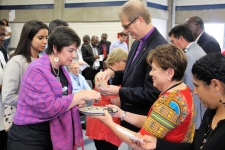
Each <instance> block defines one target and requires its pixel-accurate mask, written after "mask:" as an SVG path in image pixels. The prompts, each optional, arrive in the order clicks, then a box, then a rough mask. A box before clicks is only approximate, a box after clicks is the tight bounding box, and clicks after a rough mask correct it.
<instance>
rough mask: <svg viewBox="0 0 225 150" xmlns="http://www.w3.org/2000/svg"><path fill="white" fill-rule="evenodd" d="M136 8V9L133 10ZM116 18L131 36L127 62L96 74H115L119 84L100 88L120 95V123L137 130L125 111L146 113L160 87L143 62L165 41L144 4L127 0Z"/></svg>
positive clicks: (102, 91)
mask: <svg viewBox="0 0 225 150" xmlns="http://www.w3.org/2000/svg"><path fill="white" fill-rule="evenodd" d="M133 12H135V13H133ZM119 18H120V21H121V24H122V27H123V28H124V32H125V33H130V36H131V37H132V38H134V39H136V40H135V41H134V43H133V44H132V46H131V49H130V52H129V55H128V60H127V64H126V67H125V70H124V71H113V70H112V69H110V68H108V69H107V70H106V71H105V72H103V73H101V74H99V76H98V77H99V78H100V79H109V78H111V77H114V79H113V82H116V81H117V84H120V85H122V86H121V88H119V87H118V86H113V85H109V86H108V87H107V88H100V92H101V93H102V94H103V95H115V96H119V97H120V101H121V108H122V110H124V113H123V115H122V116H121V120H122V121H121V125H122V126H124V127H126V128H128V129H130V130H133V131H135V132H138V131H139V130H140V129H139V128H137V127H135V126H133V125H131V124H129V123H127V122H126V119H127V118H126V111H128V112H132V113H136V114H140V115H147V114H148V112H149V109H150V107H151V106H152V104H153V103H154V102H155V100H156V99H157V98H158V96H159V93H160V92H159V91H158V90H157V89H156V88H155V87H154V86H153V81H152V77H151V76H149V72H150V71H151V69H152V68H151V66H149V65H148V64H147V62H146V57H147V55H148V53H149V51H150V50H152V49H154V48H155V47H157V46H159V45H161V44H166V43H167V41H166V40H165V38H164V37H163V36H162V35H161V34H160V33H159V31H158V30H157V29H156V27H154V26H153V25H152V24H151V14H150V12H149V10H148V8H147V7H146V5H145V4H144V3H143V2H141V1H139V0H137V1H128V2H126V3H125V4H124V5H122V6H121V8H120V10H119Z"/></svg>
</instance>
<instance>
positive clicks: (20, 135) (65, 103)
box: [8, 27, 101, 150]
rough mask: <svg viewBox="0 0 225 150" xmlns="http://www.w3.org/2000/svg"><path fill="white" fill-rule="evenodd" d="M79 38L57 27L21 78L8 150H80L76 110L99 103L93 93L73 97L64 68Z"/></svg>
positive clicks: (80, 131) (79, 93) (80, 136)
mask: <svg viewBox="0 0 225 150" xmlns="http://www.w3.org/2000/svg"><path fill="white" fill-rule="evenodd" d="M79 45H80V38H79V37H78V35H77V34H76V33H75V32H74V31H73V30H72V29H71V28H69V27H57V28H55V29H54V30H53V32H52V33H51V36H50V37H49V39H48V48H47V49H46V54H44V55H43V56H42V57H41V58H39V59H37V60H36V61H34V62H32V63H31V64H30V65H29V67H28V68H27V70H26V72H25V73H24V75H23V78H22V81H21V86H20V92H19V97H18V103H17V111H16V113H15V117H14V120H13V125H12V127H11V129H10V130H9V133H8V136H9V140H8V150H25V149H40V150H43V149H48V150H50V149H65V150H74V149H77V147H78V146H79V145H80V146H82V148H83V139H82V129H81V122H80V116H79V112H78V107H83V106H84V105H85V101H86V100H91V99H93V100H100V98H101V96H100V94H99V93H98V92H96V91H94V90H86V91H80V92H77V93H76V94H72V84H71V80H70V76H69V74H68V72H67V71H66V70H65V69H64V67H63V66H68V65H70V64H71V62H72V60H73V58H74V57H75V56H76V55H75V52H76V50H77V48H78V47H79Z"/></svg>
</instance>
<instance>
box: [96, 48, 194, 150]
mask: <svg viewBox="0 0 225 150" xmlns="http://www.w3.org/2000/svg"><path fill="white" fill-rule="evenodd" d="M147 62H148V63H149V65H150V66H151V67H152V70H151V72H150V73H149V75H150V76H152V80H153V85H154V86H155V87H156V88H158V89H159V90H160V91H161V94H160V95H159V98H158V99H157V100H156V101H155V103H154V104H153V105H152V107H151V108H150V110H149V113H148V116H142V115H138V114H133V113H130V112H125V111H123V110H121V109H120V108H118V107H116V106H110V107H116V108H117V109H118V112H117V113H116V114H115V115H113V116H114V117H119V118H121V120H125V121H126V122H128V123H130V124H133V125H135V126H137V127H139V128H141V130H140V131H139V132H138V133H136V132H133V131H130V130H128V129H125V128H123V127H121V126H119V125H117V124H115V123H114V122H113V121H112V117H111V116H110V115H109V114H108V113H107V112H105V116H98V117H97V118H99V119H100V120H101V121H102V122H104V123H105V124H106V125H107V126H109V127H110V128H111V130H113V132H114V133H115V134H116V135H117V136H118V137H119V138H120V139H121V140H123V141H124V142H126V143H127V144H129V145H130V146H131V147H132V148H134V149H139V148H140V147H138V146H137V145H135V144H133V143H132V141H131V139H129V138H128V137H127V136H126V135H124V134H123V133H121V132H120V131H119V130H118V128H123V129H125V130H126V131H128V132H129V133H131V134H133V135H135V136H136V137H142V136H143V135H154V136H156V137H157V138H160V139H165V140H168V141H171V142H177V143H191V142H192V140H193V135H194V130H195V126H194V113H195V108H194V102H193V98H192V94H191V90H190V88H189V87H188V86H187V85H186V84H184V83H183V82H182V78H183V76H184V72H185V70H186V66H187V58H186V56H185V54H184V52H183V51H182V50H181V49H179V48H178V47H176V46H174V45H169V44H168V45H162V46H158V47H156V48H155V49H154V50H151V51H150V53H149V55H148V57H147ZM134 82H135V81H134ZM140 94H141V93H140Z"/></svg>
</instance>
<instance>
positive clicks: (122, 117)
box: [120, 111, 127, 121]
mask: <svg viewBox="0 0 225 150" xmlns="http://www.w3.org/2000/svg"><path fill="white" fill-rule="evenodd" d="M126 113H127V112H126V111H123V115H122V116H121V118H120V120H121V121H123V120H124V118H125V117H126Z"/></svg>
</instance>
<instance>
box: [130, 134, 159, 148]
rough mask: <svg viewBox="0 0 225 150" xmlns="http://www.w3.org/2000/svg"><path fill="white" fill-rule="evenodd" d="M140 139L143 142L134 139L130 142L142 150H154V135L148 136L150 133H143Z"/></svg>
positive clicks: (155, 140)
mask: <svg viewBox="0 0 225 150" xmlns="http://www.w3.org/2000/svg"><path fill="white" fill-rule="evenodd" d="M140 139H142V140H143V143H142V142H140V141H134V140H132V142H133V143H134V144H136V145H137V146H139V147H141V148H143V149H144V150H154V149H156V143H157V138H156V137H154V136H150V135H144V136H143V137H141V138H140Z"/></svg>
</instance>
